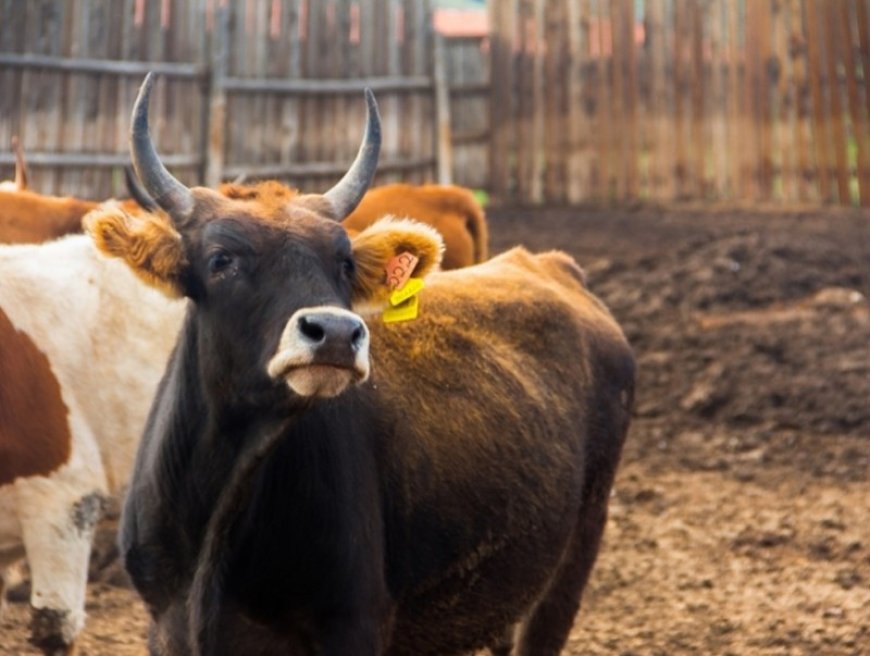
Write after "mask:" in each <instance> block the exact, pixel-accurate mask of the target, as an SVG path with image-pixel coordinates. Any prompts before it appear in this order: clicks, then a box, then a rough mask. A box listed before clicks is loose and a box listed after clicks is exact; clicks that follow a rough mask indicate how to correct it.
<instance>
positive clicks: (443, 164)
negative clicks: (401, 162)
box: [433, 35, 453, 185]
mask: <svg viewBox="0 0 870 656" xmlns="http://www.w3.org/2000/svg"><path fill="white" fill-rule="evenodd" d="M433 43H434V45H435V49H434V50H435V51H434V53H433V68H434V70H433V77H434V80H435V116H436V123H437V129H436V131H435V133H436V135H437V138H436V148H437V150H436V157H435V161H436V169H437V173H436V178H435V179H436V180H437V181H438V184H445V185H446V184H451V183H452V181H453V152H452V150H451V141H450V92H449V90H448V89H447V74H446V72H445V71H444V57H445V54H444V41H443V37H441V35H436V36H435V38H434V39H433Z"/></svg>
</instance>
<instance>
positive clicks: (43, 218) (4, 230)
mask: <svg viewBox="0 0 870 656" xmlns="http://www.w3.org/2000/svg"><path fill="white" fill-rule="evenodd" d="M12 150H13V151H15V179H14V181H10V180H7V181H4V182H2V183H0V243H4V244H37V243H40V242H43V241H49V240H51V239H57V238H58V237H63V236H64V235H68V234H71V233H74V232H81V229H82V217H83V216H84V215H85V214H87V213H88V212H90V211H91V210H92V209H94V208H96V207H97V203H95V202H93V201H89V200H81V199H78V198H71V197H61V196H43V195H42V194H37V193H34V192H32V191H30V189H29V188H28V178H27V165H26V164H25V162H24V153H23V152H22V149H21V144H20V143H19V142H18V138H17V137H13V138H12Z"/></svg>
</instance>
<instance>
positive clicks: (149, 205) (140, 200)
mask: <svg viewBox="0 0 870 656" xmlns="http://www.w3.org/2000/svg"><path fill="white" fill-rule="evenodd" d="M124 182H125V183H126V185H127V193H128V194H129V195H130V198H132V199H133V200H134V201H136V204H137V205H138V206H139V207H141V208H142V209H144V210H148V211H149V212H155V211H157V210H158V209H159V206H158V205H157V203H155V202H154V199H153V198H151V196H149V195H148V192H147V191H145V187H143V186H142V183H141V182H139V178H137V177H136V171H134V170H133V167H132V166H130V165H129V164H128V165H127V166H125V167H124Z"/></svg>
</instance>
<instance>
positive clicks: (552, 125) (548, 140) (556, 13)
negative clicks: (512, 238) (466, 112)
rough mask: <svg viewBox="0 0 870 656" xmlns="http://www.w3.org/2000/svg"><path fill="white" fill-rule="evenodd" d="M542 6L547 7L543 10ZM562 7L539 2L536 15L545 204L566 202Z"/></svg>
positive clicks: (555, 2) (558, 3) (542, 0)
mask: <svg viewBox="0 0 870 656" xmlns="http://www.w3.org/2000/svg"><path fill="white" fill-rule="evenodd" d="M545 5H547V6H546V7H545ZM562 9H563V4H562V3H561V2H559V0H554V1H553V2H550V3H547V2H546V1H545V0H538V3H537V12H538V20H540V21H541V22H540V23H539V38H538V46H539V49H540V51H541V52H540V53H539V57H540V58H541V60H542V61H541V62H540V69H539V70H540V72H541V79H540V80H539V81H538V85H539V86H540V88H541V89H542V96H543V97H542V99H541V101H542V102H541V105H539V106H538V107H537V110H536V111H537V112H538V114H540V115H541V116H542V119H541V121H540V123H541V131H542V133H543V134H542V137H543V139H542V141H541V142H539V148H538V151H539V152H540V153H541V154H542V158H543V160H544V161H543V171H542V174H543V175H542V177H543V193H542V196H543V198H544V199H545V200H546V202H548V203H563V202H564V200H565V196H564V191H565V174H564V171H565V158H564V156H565V149H564V145H565V144H566V141H567V140H566V139H565V136H566V133H565V130H564V122H563V115H562V108H563V106H564V102H563V95H564V90H565V87H566V86H567V84H568V81H567V80H566V79H565V75H564V73H563V71H562V70H561V67H560V64H561V61H562V57H563V54H564V51H563V37H564V36H565V32H566V30H569V29H571V26H570V25H567V24H566V20H565V16H564V14H563V12H562Z"/></svg>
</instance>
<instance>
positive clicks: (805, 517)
mask: <svg viewBox="0 0 870 656" xmlns="http://www.w3.org/2000/svg"><path fill="white" fill-rule="evenodd" d="M489 216H490V223H491V227H490V230H491V235H492V246H493V251H494V252H498V251H501V250H504V249H505V248H507V247H509V246H511V245H514V244H518V243H522V244H525V245H527V246H528V247H529V248H530V249H532V250H542V249H548V248H555V247H558V248H562V249H564V250H567V251H569V252H570V253H571V254H573V255H574V256H575V257H576V258H577V259H578V261H579V262H580V263H581V264H582V265H583V266H584V267H585V268H586V270H587V272H588V274H589V280H590V285H591V287H592V288H593V290H594V291H595V292H596V293H598V294H599V295H600V296H601V297H602V298H603V299H604V300H605V302H606V303H607V304H608V305H609V306H610V308H611V309H612V311H613V313H614V315H615V316H616V318H617V319H618V320H619V321H620V323H621V324H622V326H623V327H624V329H625V331H626V334H627V335H628V337H629V339H630V341H631V342H632V345H633V346H634V348H635V352H636V356H637V360H638V364H639V373H638V394H637V406H636V418H635V421H634V424H633V426H632V429H631V433H630V435H629V439H628V442H627V445H626V451H625V455H624V458H623V464H622V467H621V471H620V474H619V476H618V478H617V482H616V488H615V490H614V493H613V498H612V500H611V504H610V511H611V515H610V522H609V526H608V529H607V534H606V538H605V543H604V546H603V548H602V552H601V555H600V557H599V560H598V564H597V566H596V569H595V571H594V573H593V577H592V581H591V583H590V585H589V587H588V589H587V592H586V595H585V598H584V604H583V609H582V610H581V612H580V614H579V615H578V618H577V622H576V624H575V627H574V630H573V632H572V633H571V637H570V640H569V643H568V646H567V648H566V650H565V652H564V654H566V655H570V656H575V655H579V654H596V655H597V654H602V655H603V654H617V655H620V656H633V655H637V656H640V655H647V654H650V655H662V656H666V655H667V656H671V655H674V654H723V655H724V654H753V655H755V654H771V655H772V654H777V655H779V654H783V655H785V654H820V655H826V656H827V655H847V654H850V655H857V654H868V653H870V304H868V297H870V213H866V212H865V213H863V214H862V213H859V212H857V211H847V210H826V211H814V212H812V211H807V212H792V213H787V214H786V213H782V212H774V211H769V212H768V211H757V210H756V211H752V212H750V211H744V210H733V209H730V210H726V209H722V210H712V211H711V210H704V211H700V210H698V211H695V210H693V209H691V208H685V207H683V208H680V209H672V208H671V209H668V208H650V207H643V208H637V209H631V210H624V209H623V210H619V211H614V210H609V211H606V210H601V209H592V208H590V209H585V210H554V209H550V210H546V211H543V210H530V211H521V210H511V211H508V210H504V209H502V210H498V209H492V210H490V211H489ZM87 611H88V615H89V620H88V625H87V629H86V630H85V633H84V635H83V637H82V639H81V643H80V654H81V656H98V655H99V656H109V655H111V656H127V655H133V654H136V655H140V654H144V648H143V647H142V636H143V634H144V631H145V627H146V621H145V617H144V613H143V610H142V607H141V605H140V604H139V602H138V600H137V599H136V597H135V595H134V593H132V592H130V591H129V590H126V589H124V588H120V587H114V586H112V585H109V584H107V583H94V584H91V586H90V587H89V598H88V606H87ZM26 618H27V605H26V604H25V603H20V602H19V603H11V604H10V606H9V609H8V612H7V613H6V615H5V617H4V619H3V620H2V622H0V653H2V654H22V655H23V654H31V653H34V652H32V651H30V650H29V648H28V646H27V643H26V624H27V619H26Z"/></svg>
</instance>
